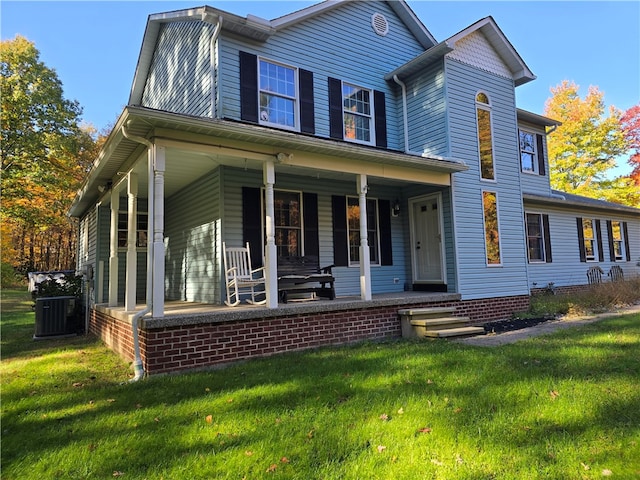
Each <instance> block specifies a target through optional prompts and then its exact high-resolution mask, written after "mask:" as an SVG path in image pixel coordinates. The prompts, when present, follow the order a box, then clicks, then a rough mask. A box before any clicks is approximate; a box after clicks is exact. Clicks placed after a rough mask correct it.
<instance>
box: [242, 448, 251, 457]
mask: <svg viewBox="0 0 640 480" xmlns="http://www.w3.org/2000/svg"><path fill="white" fill-rule="evenodd" d="M244 454H245V455H246V456H247V457H250V456H252V455H253V452H252V451H251V450H247V451H246V452H244Z"/></svg>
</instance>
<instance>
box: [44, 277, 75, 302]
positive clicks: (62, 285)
mask: <svg viewBox="0 0 640 480" xmlns="http://www.w3.org/2000/svg"><path fill="white" fill-rule="evenodd" d="M81 294H82V276H81V275H64V276H62V277H61V278H59V279H55V278H48V279H47V280H44V281H42V282H40V283H38V284H37V285H36V289H35V291H34V292H33V294H32V295H33V298H38V297H67V296H70V297H80V295H81Z"/></svg>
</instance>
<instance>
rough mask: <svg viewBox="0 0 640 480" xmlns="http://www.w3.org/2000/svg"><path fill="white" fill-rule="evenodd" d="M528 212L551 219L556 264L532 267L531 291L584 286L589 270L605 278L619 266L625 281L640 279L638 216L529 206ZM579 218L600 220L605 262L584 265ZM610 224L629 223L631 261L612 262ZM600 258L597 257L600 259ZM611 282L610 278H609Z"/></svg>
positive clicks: (531, 264) (552, 244)
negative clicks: (549, 286)
mask: <svg viewBox="0 0 640 480" xmlns="http://www.w3.org/2000/svg"><path fill="white" fill-rule="evenodd" d="M526 211H527V212H532V213H546V214H548V215H549V231H550V237H551V251H552V253H553V262H552V263H535V262H534V263H530V264H529V287H530V288H534V285H533V284H534V283H535V284H536V285H535V287H536V288H543V287H546V286H547V284H548V283H549V282H554V284H555V286H556V287H561V286H567V285H580V284H586V283H587V269H588V268H589V267H591V266H594V265H598V266H599V267H600V268H602V270H603V271H604V272H605V276H606V274H607V272H608V271H609V269H610V268H611V266H612V265H619V266H620V267H622V270H623V271H624V275H625V278H633V277H634V276H637V275H640V266H638V265H637V262H638V259H640V218H638V217H637V216H636V217H635V218H634V217H632V216H625V215H619V214H617V213H612V214H606V213H602V212H596V213H594V212H589V211H585V210H579V209H559V208H554V207H548V206H545V207H544V208H541V207H540V206H538V205H532V206H529V205H527V206H526ZM576 217H581V218H591V219H595V220H600V222H601V226H602V245H603V248H604V261H603V262H600V261H596V262H581V261H580V250H579V247H578V230H577V227H576ZM607 220H619V221H623V222H627V229H628V232H629V246H630V250H631V252H630V253H631V261H626V255H624V257H623V260H618V261H617V262H611V261H610V259H609V245H608V236H607V235H608V233H607V228H606V222H607ZM596 258H597V255H596ZM606 279H607V280H608V278H606Z"/></svg>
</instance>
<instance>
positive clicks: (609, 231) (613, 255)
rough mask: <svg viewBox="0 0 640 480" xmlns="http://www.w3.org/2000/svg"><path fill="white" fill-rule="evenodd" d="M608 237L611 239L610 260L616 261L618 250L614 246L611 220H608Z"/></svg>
mask: <svg viewBox="0 0 640 480" xmlns="http://www.w3.org/2000/svg"><path fill="white" fill-rule="evenodd" d="M607 237H608V240H609V260H611V261H612V262H615V261H616V250H615V248H614V246H613V224H612V223H611V220H607Z"/></svg>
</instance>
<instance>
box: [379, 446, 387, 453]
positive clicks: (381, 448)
mask: <svg viewBox="0 0 640 480" xmlns="http://www.w3.org/2000/svg"><path fill="white" fill-rule="evenodd" d="M386 449H387V447H385V446H384V445H378V453H382V452H384V451H385V450H386Z"/></svg>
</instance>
